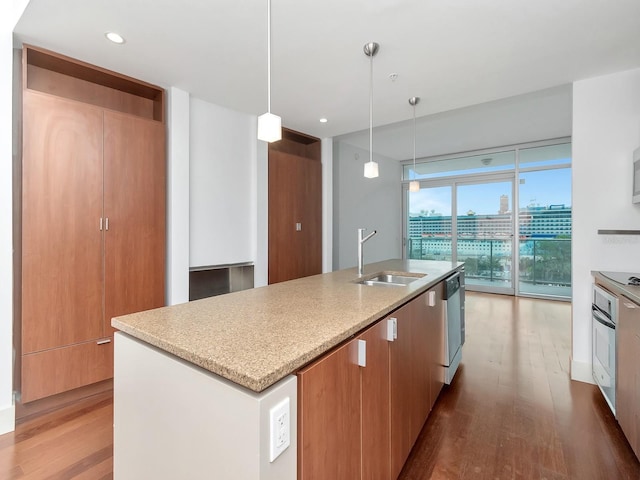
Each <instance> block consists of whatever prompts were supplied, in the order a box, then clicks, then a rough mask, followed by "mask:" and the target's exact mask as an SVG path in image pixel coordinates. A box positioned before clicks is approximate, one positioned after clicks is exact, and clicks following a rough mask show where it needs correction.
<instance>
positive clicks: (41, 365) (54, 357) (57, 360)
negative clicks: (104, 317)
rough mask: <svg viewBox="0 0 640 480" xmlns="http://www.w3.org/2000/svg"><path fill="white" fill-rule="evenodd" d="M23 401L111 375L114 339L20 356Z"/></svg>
mask: <svg viewBox="0 0 640 480" xmlns="http://www.w3.org/2000/svg"><path fill="white" fill-rule="evenodd" d="M22 364H23V369H25V371H27V372H29V375H25V376H24V377H23V379H22V395H21V401H22V403H27V402H31V401H33V400H38V399H40V398H44V397H48V396H49V395H55V394H57V393H61V392H66V391H68V390H71V389H74V388H78V387H82V386H84V385H89V384H91V383H95V382H99V381H101V380H106V379H108V378H111V377H112V376H113V342H108V343H103V344H97V343H96V342H87V343H81V344H77V345H71V346H68V347H61V348H55V349H52V350H46V351H44V352H39V353H32V354H29V355H24V356H23V357H22Z"/></svg>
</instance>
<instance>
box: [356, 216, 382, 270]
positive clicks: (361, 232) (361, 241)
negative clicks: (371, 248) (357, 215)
mask: <svg viewBox="0 0 640 480" xmlns="http://www.w3.org/2000/svg"><path fill="white" fill-rule="evenodd" d="M365 230H366V228H359V229H358V276H359V277H361V276H362V275H363V272H362V268H363V267H362V262H363V256H364V252H363V251H362V245H363V244H364V242H366V241H367V240H369V239H370V238H371V237H373V236H374V235H375V234H376V233H378V231H377V230H374V231H373V232H371V233H370V234H369V235H367V236H366V237H364V238H363V237H362V236H363V235H364V231H365Z"/></svg>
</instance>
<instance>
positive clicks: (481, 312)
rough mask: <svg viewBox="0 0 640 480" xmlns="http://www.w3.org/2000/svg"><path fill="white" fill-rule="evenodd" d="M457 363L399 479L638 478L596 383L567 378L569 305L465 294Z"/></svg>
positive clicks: (635, 462) (639, 473)
mask: <svg viewBox="0 0 640 480" xmlns="http://www.w3.org/2000/svg"><path fill="white" fill-rule="evenodd" d="M466 305H467V307H466V315H467V317H466V318H467V322H466V327H467V328H466V331H467V342H466V344H465V346H464V349H463V359H462V365H461V368H460V369H459V370H458V373H457V374H456V377H455V379H454V381H453V383H452V385H451V386H449V387H446V386H445V388H444V390H443V391H442V392H441V393H440V397H439V398H438V401H437V402H436V405H435V407H434V409H433V411H432V412H431V415H430V416H429V418H428V419H427V422H426V424H425V426H424V428H423V429H422V432H421V434H420V437H419V438H418V440H417V442H416V445H415V447H414V449H413V451H412V454H411V456H410V457H409V459H408V461H407V463H406V465H405V468H404V469H403V471H402V474H401V476H400V478H401V479H402V480H414V479H449V478H455V479H457V478H461V479H514V478H518V479H520V478H521V479H548V480H556V479H579V480H590V479H593V480H596V479H598V480H599V479H603V480H604V479H610V480H612V479H640V463H639V462H638V460H637V459H636V457H635V456H634V454H633V451H632V450H631V447H630V446H629V444H628V443H627V441H626V439H625V438H624V435H623V434H622V431H621V430H620V427H619V426H618V423H617V422H616V420H615V418H614V417H613V415H612V413H611V411H610V410H609V407H608V406H607V404H606V403H605V401H604V399H603V397H602V395H601V393H600V391H599V390H598V389H597V387H596V386H594V385H590V384H586V383H581V382H572V381H570V379H569V362H570V361H569V355H570V349H571V335H570V330H571V326H570V323H571V305H570V304H568V303H564V302H556V301H545V300H534V299H527V298H513V297H508V296H502V295H486V294H468V295H467V303H466Z"/></svg>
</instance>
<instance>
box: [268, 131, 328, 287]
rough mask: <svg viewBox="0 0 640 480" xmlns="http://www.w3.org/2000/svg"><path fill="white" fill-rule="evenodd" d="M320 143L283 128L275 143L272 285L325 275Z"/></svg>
mask: <svg viewBox="0 0 640 480" xmlns="http://www.w3.org/2000/svg"><path fill="white" fill-rule="evenodd" d="M320 153H321V143H320V139H319V138H315V137H311V136H309V135H305V134H303V133H298V132H294V131H293V130H288V129H286V128H285V129H283V132H282V140H280V141H278V142H274V143H270V144H269V283H270V284H271V283H278V282H284V281H286V280H292V279H294V278H300V277H306V276H309V275H315V274H317V273H322V163H321V159H320Z"/></svg>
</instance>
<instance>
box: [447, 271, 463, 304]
mask: <svg viewBox="0 0 640 480" xmlns="http://www.w3.org/2000/svg"><path fill="white" fill-rule="evenodd" d="M460 279H461V277H460V272H456V273H454V274H453V275H451V276H450V277H449V278H446V279H445V281H444V299H445V300H448V299H450V298H451V297H453V296H454V295H455V294H456V293H457V292H458V290H460V288H461V284H460Z"/></svg>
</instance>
